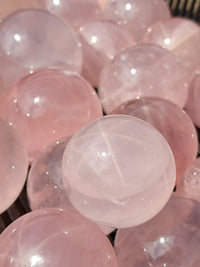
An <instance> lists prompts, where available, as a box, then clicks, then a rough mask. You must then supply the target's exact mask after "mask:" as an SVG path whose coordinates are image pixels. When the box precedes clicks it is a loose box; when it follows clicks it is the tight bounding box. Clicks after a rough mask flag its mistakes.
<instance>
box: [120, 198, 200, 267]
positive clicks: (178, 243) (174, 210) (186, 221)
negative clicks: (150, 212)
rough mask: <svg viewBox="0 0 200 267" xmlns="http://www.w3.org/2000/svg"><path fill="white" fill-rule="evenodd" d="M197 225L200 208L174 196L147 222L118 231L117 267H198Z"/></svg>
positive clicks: (199, 259) (196, 203)
mask: <svg viewBox="0 0 200 267" xmlns="http://www.w3.org/2000/svg"><path fill="white" fill-rule="evenodd" d="M199 221H200V204H199V203H198V202H195V201H193V200H190V199H188V198H183V197H180V196H178V195H176V194H175V195H174V196H173V197H172V198H170V200H169V202H168V203H167V205H166V206H165V207H164V208H163V210H162V211H161V212H160V213H159V214H158V215H157V216H155V217H154V218H153V219H151V220H150V221H148V222H146V223H144V224H142V225H140V226H138V227H133V228H129V229H120V230H118V232H117V235H116V239H115V250H116V253H117V258H118V264H119V267H133V266H134V267H136V266H137V267H144V266H153V267H180V266H181V267H197V266H200V256H199V253H198V251H199V250H200V228H199ZM186 251H187V253H186Z"/></svg>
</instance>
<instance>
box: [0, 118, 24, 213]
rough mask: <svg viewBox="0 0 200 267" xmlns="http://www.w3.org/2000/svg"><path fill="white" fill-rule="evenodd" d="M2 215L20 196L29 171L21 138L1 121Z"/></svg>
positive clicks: (0, 179) (0, 199)
mask: <svg viewBox="0 0 200 267" xmlns="http://www.w3.org/2000/svg"><path fill="white" fill-rule="evenodd" d="M0 147H1V149H0V181H1V187H0V213H2V212H3V211H5V210H6V209H7V208H8V207H9V206H10V205H11V204H12V203H13V202H14V201H15V200H16V199H17V197H18V196H19V194H20V193H21V191H22V188H23V186H24V183H25V181H26V174H27V171H28V157H27V151H26V148H25V146H24V144H23V140H22V138H21V136H19V134H18V133H17V132H16V130H15V129H13V128H12V127H10V126H8V125H7V124H6V123H5V122H3V121H2V120H1V119H0Z"/></svg>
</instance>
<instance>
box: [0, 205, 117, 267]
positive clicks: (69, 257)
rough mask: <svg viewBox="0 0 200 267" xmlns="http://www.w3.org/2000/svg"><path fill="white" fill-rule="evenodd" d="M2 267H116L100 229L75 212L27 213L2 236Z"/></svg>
mask: <svg viewBox="0 0 200 267" xmlns="http://www.w3.org/2000/svg"><path fill="white" fill-rule="evenodd" d="M0 255H1V257H0V266H1V267H11V266H12V267H25V266H34V267H35V266H38V267H39V266H40V267H63V266H66V267H68V266H69V267H80V266H83V267H117V261H116V256H115V253H114V249H113V247H112V246H111V243H110V241H109V240H108V238H107V237H106V236H105V235H104V234H103V233H102V232H101V230H100V229H99V227H98V226H96V225H95V224H94V223H92V222H90V221H89V220H87V219H86V218H85V217H83V216H82V215H80V214H79V213H77V212H76V211H72V210H67V211H66V210H59V209H55V208H49V209H45V210H38V211H33V212H30V213H27V214H26V215H24V216H22V217H20V218H19V219H17V220H16V221H14V222H13V223H12V224H11V225H9V226H8V227H7V228H6V230H4V232H3V233H2V234H1V236H0Z"/></svg>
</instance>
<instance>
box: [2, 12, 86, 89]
mask: <svg viewBox="0 0 200 267" xmlns="http://www.w3.org/2000/svg"><path fill="white" fill-rule="evenodd" d="M0 40H1V42H0V76H1V77H2V79H3V82H4V85H5V87H6V88H8V87H10V86H11V85H12V84H13V83H15V82H16V81H18V80H19V79H20V78H21V77H23V76H25V75H27V74H29V73H33V72H34V71H35V70H36V69H40V68H45V67H48V68H62V69H65V70H69V71H74V72H77V73H80V71H81V67H82V51H81V47H80V43H79V40H78V39H77V36H76V35H75V33H73V32H72V30H71V29H70V28H69V27H68V26H66V25H65V24H64V23H63V22H62V21H60V20H59V19H58V18H57V17H56V16H54V15H52V14H50V13H48V12H46V11H41V10H34V9H30V10H24V11H23V10H22V11H19V12H16V13H14V14H12V15H10V16H9V17H7V18H6V19H5V20H3V22H2V23H1V24H0Z"/></svg>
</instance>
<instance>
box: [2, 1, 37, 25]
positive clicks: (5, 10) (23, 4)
mask: <svg viewBox="0 0 200 267" xmlns="http://www.w3.org/2000/svg"><path fill="white" fill-rule="evenodd" d="M34 1H35V0H17V1H16V0H1V1H0V21H1V20H2V19H4V18H5V17H6V16H8V15H10V13H12V12H15V11H17V10H20V9H27V8H32V7H33V6H34Z"/></svg>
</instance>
